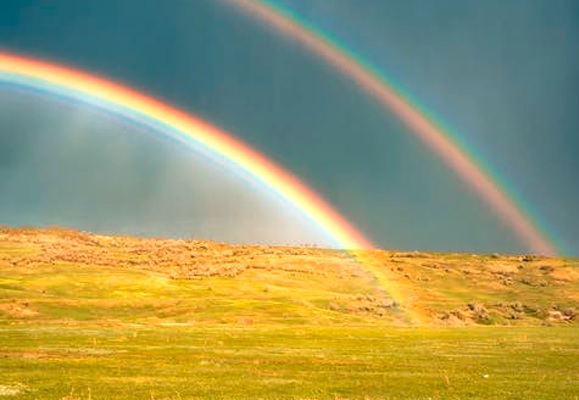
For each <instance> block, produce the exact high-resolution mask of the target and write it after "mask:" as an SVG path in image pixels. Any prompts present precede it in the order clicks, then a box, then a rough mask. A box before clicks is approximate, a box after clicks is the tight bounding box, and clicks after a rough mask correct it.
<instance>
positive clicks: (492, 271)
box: [0, 231, 579, 400]
mask: <svg viewBox="0 0 579 400" xmlns="http://www.w3.org/2000/svg"><path fill="white" fill-rule="evenodd" d="M65 233H66V235H64V234H62V233H58V232H57V233H55V234H46V235H45V237H44V236H40V237H39V236H31V237H29V236H26V235H25V234H23V236H21V237H18V238H14V237H12V236H10V235H6V236H5V237H2V232H1V231H0V400H1V399H3V398H6V399H12V398H14V399H42V400H45V399H58V400H63V399H64V400H80V399H83V400H84V399H90V400H93V399H94V400H97V399H157V400H161V399H165V400H168V399H175V400H177V399H334V400H335V399H366V400H377V399H423V400H426V399H431V400H438V399H525V400H527V399H571V400H578V398H579V331H578V327H577V323H576V322H577V320H576V318H572V319H567V320H561V319H559V320H557V319H556V318H555V319H554V317H553V318H552V315H551V314H549V312H550V313H554V312H555V313H557V312H559V311H562V310H564V309H572V310H577V308H578V296H579V293H578V292H579V290H578V289H579V286H578V285H577V282H578V280H577V276H579V274H578V261H577V260H573V259H568V260H561V259H536V260H535V259H533V260H530V261H520V260H519V259H518V258H517V257H496V256H495V257H489V256H476V255H457V254H448V255H445V254H428V253H419V254H417V253H405V254H397V253H393V252H383V253H379V252H377V254H378V256H377V257H378V258H377V259H378V260H379V261H380V263H381V265H382V267H383V268H384V270H385V271H386V272H388V273H389V275H388V276H389V278H390V279H392V282H394V283H395V284H396V285H399V286H400V287H403V288H404V289H405V292H406V293H409V294H410V295H411V296H412V298H413V303H412V304H411V305H407V304H403V305H402V307H400V306H398V305H396V304H393V305H392V304H391V305H387V306H383V304H390V303H389V302H391V299H389V297H388V294H387V293H384V291H383V290H382V289H381V288H380V287H377V286H376V285H375V283H374V282H373V281H372V279H371V278H370V277H369V276H368V274H366V273H364V271H363V268H361V267H360V266H359V265H357V264H356V263H354V262H353V261H352V260H350V259H348V258H347V257H345V256H344V254H343V253H340V252H336V251H325V250H319V249H307V250H304V249H301V250H300V249H284V248H278V249H276V248H269V247H260V248H251V247H243V248H239V247H234V248H231V247H229V246H226V245H215V246H213V245H210V244H203V246H199V245H196V244H195V243H192V244H191V243H183V242H175V243H173V242H170V241H163V242H159V244H157V242H155V241H143V243H144V244H141V242H140V241H138V240H137V239H126V243H125V244H126V245H124V244H123V243H124V242H123V240H124V239H113V238H106V237H91V236H88V235H82V236H81V237H80V239H79V238H76V236H75V234H74V232H65ZM41 235H44V233H42V234H41ZM110 243H113V244H114V246H113V245H111V244H110ZM107 246H110V247H111V249H109V247H107ZM108 250H111V251H110V252H109V251H108ZM131 254H134V255H135V257H134V258H132V257H133V256H131ZM184 256H185V258H184ZM77 259H79V260H85V261H82V262H81V261H75V260H77ZM191 259H195V260H200V261H199V262H201V263H202V264H203V266H205V265H212V266H215V268H217V269H219V268H222V269H221V270H219V271H222V272H223V273H222V274H220V273H218V274H216V275H212V276H197V275H195V270H194V269H193V270H191V269H188V270H185V272H182V267H183V263H185V264H186V263H187V262H189V261H187V260H191ZM150 260H154V262H152V263H151V262H150ZM183 260H184V261H183ZM196 262H197V261H196ZM191 265H193V264H191ZM224 265H225V267H223V266H224ZM231 265H234V266H239V267H240V268H241V269H239V270H238V271H237V272H236V273H234V274H230V273H229V271H231V269H229V268H230V266H231ZM546 267H550V268H546ZM187 268H191V267H190V266H188V267H187ZM180 271H181V272H180ZM410 307H412V311H413V312H417V313H419V314H421V315H422V316H424V317H425V318H426V319H425V320H423V322H424V321H425V322H424V325H421V326H409V324H408V322H409V318H408V315H407V311H408V310H410ZM469 307H473V308H476V310H478V309H479V308H481V309H484V313H487V314H488V316H487V318H478V317H476V312H478V311H476V312H475V311H473V310H470V311H469ZM453 313H454V314H453ZM441 315H451V316H455V315H459V316H462V317H461V318H464V319H455V320H452V319H448V318H447V319H444V318H442V317H441ZM477 318H478V319H477ZM452 321H454V322H452ZM451 322H452V323H451ZM457 322H458V323H457ZM445 324H447V325H450V326H442V325H445ZM486 324H490V325H489V326H486ZM459 325H460V326H459Z"/></svg>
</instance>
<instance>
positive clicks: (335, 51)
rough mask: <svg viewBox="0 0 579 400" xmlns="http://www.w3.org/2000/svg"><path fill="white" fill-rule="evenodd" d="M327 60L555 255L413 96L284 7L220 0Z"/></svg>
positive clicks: (540, 248) (540, 249) (533, 242)
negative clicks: (406, 93)
mask: <svg viewBox="0 0 579 400" xmlns="http://www.w3.org/2000/svg"><path fill="white" fill-rule="evenodd" d="M224 1H226V2H229V3H231V4H233V5H235V6H237V7H238V8H240V9H241V10H243V11H245V12H246V13H247V14H249V15H251V16H252V17H254V18H255V19H257V20H259V21H261V22H262V23H264V24H266V25H269V26H271V27H273V28H275V29H276V30H278V31H279V32H281V33H282V34H283V35H285V36H286V37H290V38H292V39H294V40H296V41H297V42H299V43H301V44H302V45H303V46H304V47H305V48H307V49H309V50H310V51H311V52H312V53H314V54H315V55H317V56H319V57H320V58H322V59H324V60H325V61H326V62H328V63H329V64H330V65H331V66H332V67H334V68H335V69H336V70H338V71H340V72H341V73H342V74H343V75H345V76H347V77H348V78H350V79H351V80H352V81H353V82H355V83H356V85H357V86H358V87H359V88H360V89H361V90H363V91H364V92H366V93H367V94H368V95H369V96H371V97H373V98H374V99H375V100H376V101H377V102H378V103H379V104H380V105H381V106H382V107H383V108H384V109H386V110H387V111H388V112H393V113H394V114H395V115H397V116H398V117H399V118H400V120H401V121H402V122H403V123H404V124H406V126H407V127H408V128H410V131H411V132H412V133H414V134H415V135H416V136H418V138H419V139H420V140H421V141H422V142H423V143H424V144H425V145H427V146H428V147H429V148H430V149H431V150H432V151H434V153H436V154H437V155H438V156H440V158H441V159H442V160H443V161H444V162H445V163H446V164H447V165H448V166H449V167H450V168H451V169H452V170H454V171H455V173H456V174H457V175H458V176H459V177H460V178H461V179H462V180H463V181H464V182H465V183H466V184H467V185H468V186H470V187H471V188H472V189H474V191H475V192H476V193H477V194H478V195H479V197H480V198H481V199H482V200H483V201H484V202H485V203H486V204H487V205H488V206H490V207H491V209H492V210H494V212H495V213H496V214H497V216H498V217H499V218H500V219H501V220H502V221H503V222H504V223H505V224H507V225H508V226H509V227H510V228H511V229H512V231H513V232H514V233H515V234H516V235H517V237H519V238H520V239H521V241H522V242H523V243H524V244H525V245H526V246H527V247H528V249H529V250H530V251H532V252H534V253H538V254H545V255H556V254H558V251H557V249H556V247H555V245H553V244H552V243H551V241H550V240H549V238H548V237H547V235H546V234H544V233H543V232H542V231H541V230H540V229H539V228H538V227H537V226H536V225H537V224H536V223H535V222H533V220H532V219H531V218H530V216H528V215H526V213H525V212H524V211H523V209H524V208H523V207H522V206H521V205H519V204H517V201H515V199H514V196H512V195H509V193H508V191H507V189H506V188H503V187H501V185H500V184H499V182H500V180H499V179H498V178H493V174H492V173H491V172H490V169H489V168H488V167H485V166H484V163H483V162H481V161H478V160H477V157H476V156H475V155H474V154H473V153H472V152H471V151H468V150H467V149H466V147H464V146H462V145H461V144H460V143H459V140H458V139H457V138H456V137H455V135H453V134H452V132H451V131H450V130H449V129H447V128H444V127H443V125H442V124H441V123H440V122H438V121H437V120H436V119H435V118H434V117H433V116H432V115H429V114H431V113H428V112H426V111H424V110H423V109H422V108H421V107H420V106H419V105H418V104H417V102H416V101H412V99H411V97H410V96H408V95H405V94H404V91H403V90H402V89H401V88H399V87H398V86H397V85H396V84H395V83H394V82H392V81H390V80H388V79H387V78H386V77H385V76H383V75H382V74H381V73H380V72H379V71H377V70H376V69H375V68H373V67H372V66H370V65H369V64H368V63H367V62H365V61H364V60H363V59H362V58H360V57H359V56H357V55H355V54H354V53H353V52H352V51H350V50H349V49H347V48H346V47H345V46H343V45H341V44H340V43H338V42H337V41H335V40H333V39H332V38H330V37H329V36H327V35H325V34H324V33H323V32H321V31H320V30H319V29H316V28H315V27H313V26H311V25H310V24H309V23H308V22H306V21H304V20H302V19H300V18H299V17H298V16H296V15H295V14H292V13H291V12H290V11H289V10H287V9H284V8H282V7H281V6H279V5H276V4H274V3H273V2H270V1H266V0H224Z"/></svg>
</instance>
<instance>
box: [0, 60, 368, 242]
mask: <svg viewBox="0 0 579 400" xmlns="http://www.w3.org/2000/svg"><path fill="white" fill-rule="evenodd" d="M2 81H4V82H7V83H14V84H16V85H20V86H25V87H31V88H37V89H39V90H43V91H48V92H52V93H57V94H59V95H61V96H64V97H66V98H75V99H81V100H83V101H85V102H88V103H94V104H101V105H102V104H104V105H106V106H107V107H108V108H112V109H114V111H115V112H116V113H118V114H119V115H124V116H127V117H129V118H133V119H136V120H140V121H143V120H144V121H146V122H148V123H150V124H152V125H155V126H157V127H159V126H160V127H163V128H165V129H164V130H163V131H164V132H169V131H173V132H176V133H177V135H178V137H177V139H179V140H182V141H185V142H187V143H190V144H192V145H197V146H200V147H201V148H202V149H204V150H207V151H208V152H209V153H210V154H214V155H217V156H220V157H221V158H222V159H225V160H227V161H229V162H231V163H232V164H233V165H235V166H236V167H237V168H239V169H240V170H242V171H244V172H245V173H247V174H248V175H249V176H251V177H253V178H255V179H256V180H257V181H258V182H260V183H262V184H263V185H265V187H267V188H269V189H271V190H272V191H273V192H274V193H276V194H277V195H278V196H280V197H281V198H282V199H284V200H285V201H287V202H288V203H289V204H291V205H293V206H295V207H296V208H297V209H298V210H299V211H301V212H302V213H303V215H305V216H306V217H307V218H308V219H310V220H311V221H313V222H314V223H315V224H316V225H317V226H319V227H320V228H321V229H322V230H323V231H324V232H326V233H327V234H328V235H329V236H330V237H331V238H332V239H333V240H335V241H336V243H337V244H338V245H339V246H340V247H343V248H344V249H349V250H356V249H371V248H374V245H373V244H372V243H371V242H370V241H369V240H368V239H367V238H365V237H364V236H363V235H362V234H361V233H360V232H358V231H357V230H356V229H355V228H354V227H353V226H352V225H351V224H350V223H349V222H348V221H346V220H345V219H344V218H343V217H342V216H341V215H340V214H338V212H336V210H334V209H333V208H332V207H331V206H330V205H329V204H328V203H327V202H326V201H324V200H323V199H322V198H321V197H320V196H319V195H317V194H316V193H314V191H313V190H312V189H310V188H309V187H307V186H306V185H304V184H303V183H302V182H300V181H299V180H298V179H297V178H296V177H295V176H293V175H292V174H290V173H289V172H287V171H285V170H283V169H282V168H281V167H279V166H278V165H276V164H274V163H273V162H272V161H270V160H269V159H267V158H266V157H265V156H264V155H262V154H260V153H258V152H256V151H255V150H253V149H251V148H250V147H249V146H248V145H246V144H244V143H243V142H241V141H240V140H238V139H236V138H234V137H233V136H231V135H229V134H227V133H226V132H224V131H222V130H219V129H217V128H215V127H213V126H211V125H209V124H208V123H206V122H204V121H202V120H200V119H198V118H194V117H192V116H190V115H188V114H187V113H185V112H183V111H181V110H178V109H177V108H175V107H172V106H170V105H168V104H166V103H163V102H161V101H158V100H156V99H154V98H152V97H149V96H146V95H144V94H141V93H138V92H136V91H134V90H131V89H129V88H127V87H125V86H121V85H119V84H117V83H114V82H111V81H108V80H105V79H102V78H99V77H96V76H94V75H89V74H86V73H84V72H80V71H77V70H74V69H71V68H67V67H63V66H60V65H55V64H51V63H47V62H44V61H40V60H37V59H31V58H28V57H23V56H19V55H15V54H12V53H6V52H3V53H2V52H0V82H2ZM167 128H168V130H167Z"/></svg>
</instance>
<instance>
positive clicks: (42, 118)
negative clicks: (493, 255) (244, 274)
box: [0, 0, 579, 255]
mask: <svg viewBox="0 0 579 400" xmlns="http://www.w3.org/2000/svg"><path fill="white" fill-rule="evenodd" d="M278 4H282V5H284V6H286V7H288V8H290V9H291V10H293V12H295V13H297V14H299V15H301V16H302V17H303V18H304V19H306V20H307V21H309V22H310V23H311V24H313V25H315V26H318V27H319V28H320V29H322V30H324V31H325V32H327V33H328V34H329V35H331V36H332V37H334V38H335V39H337V40H338V41H340V42H341V43H343V44H344V45H346V46H347V47H349V48H350V49H352V50H353V51H355V52H356V53H357V54H359V55H361V56H362V57H364V58H365V59H366V60H368V61H369V62H370V63H372V64H373V65H374V66H375V67H377V68H378V69H379V70H381V71H382V72H383V73H384V74H385V75H387V76H389V77H390V78H391V79H393V80H394V81H396V82H397V83H399V84H400V85H401V86H402V87H404V88H405V89H407V90H408V91H409V92H410V93H411V94H412V95H413V96H414V97H415V98H417V99H419V101H420V102H421V103H422V104H423V105H424V106H426V107H427V108H429V109H430V110H432V111H433V112H434V113H435V114H436V115H438V116H439V117H440V118H441V119H442V120H444V121H445V122H446V123H447V124H448V125H449V126H451V127H452V128H453V129H454V130H455V131H456V132H457V133H458V135H459V136H460V138H461V140H463V141H465V142H467V143H468V144H469V145H470V146H471V147H472V148H474V149H475V151H476V153H477V154H478V155H479V156H481V157H482V158H484V159H485V160H486V161H487V162H488V163H489V164H490V165H491V166H492V168H493V169H494V170H496V171H497V172H498V174H499V175H500V176H501V178H502V180H503V181H504V182H506V184H507V185H508V186H509V188H510V190H513V191H514V192H516V193H517V195H518V196H519V198H520V199H522V202H523V203H524V204H525V205H526V206H527V207H529V209H530V210H532V213H533V214H534V215H535V216H536V218H538V219H539V220H540V221H541V223H542V224H543V225H544V227H545V229H546V230H549V231H550V235H551V237H552V238H554V239H556V240H558V241H559V242H560V244H563V245H564V246H565V247H566V248H567V252H568V253H569V254H574V255H579V212H578V206H577V205H578V204H579V184H577V182H578V181H579V179H578V178H579V156H578V154H579V90H578V89H579V3H577V2H576V1H574V0H568V1H565V0H560V1H544V0H527V1H525V2H521V1H515V0H512V1H505V0H496V1H495V0H488V1H475V0H472V1H469V0H438V1H429V0H397V1H386V0H384V1H370V0H368V1H360V0H333V1H311V0H299V1H298V0H294V1H289V0H287V1H281V0H278ZM0 48H1V49H4V50H7V51H14V52H19V53H23V54H27V55H30V56H36V57H41V58H45V59H49V60H53V61H55V62H60V63H63V64H67V65H71V66H74V67H76V68H80V69H83V70H86V71H88V72H90V73H95V74H97V75H100V76H104V77H108V78H110V79H114V80H118V81H121V82H125V83H127V84H129V85H130V86H132V87H135V88H137V89H139V90H141V91H143V92H145V93H148V94H150V95H153V96H156V97H158V98H161V99H164V100H167V101H169V102H170V103H172V104H174V105H177V106H178V107H180V108H182V109H185V110H187V111H189V112H191V113H193V114H195V115H197V116H199V117H201V118H203V119H205V120H207V121H210V122H211V123H213V124H215V125H217V126H220V127H222V128H224V129H226V130H227V131H229V132H231V133H233V134H234V135H236V136H237V137H239V138H241V139H242V140H244V141H246V142H247V143H249V144H250V145H251V146H253V147H255V148H256V149H258V150H259V151H262V152H264V153H265V154H266V155H267V156H268V157H270V158H271V159H273V160H274V161H276V162H278V163H279V164H281V165H282V166H283V167H285V168H286V169H288V170H289V171H292V172H293V173H295V174H296V175H297V176H298V177H300V178H301V179H302V180H303V181H304V182H306V183H307V184H308V185H310V186H311V187H312V188H313V189H314V190H316V191H317V192H319V193H320V194H322V195H323V197H324V198H326V199H327V200H329V202H330V203H331V204H332V205H334V206H335V207H336V208H337V209H338V210H339V211H340V212H341V213H342V214H343V215H344V216H345V217H346V218H347V219H348V220H350V221H351V222H352V223H353V224H354V225H355V226H356V227H358V228H359V229H360V230H361V231H362V232H363V233H365V234H367V236H368V237H369V238H370V239H371V240H373V241H374V242H375V243H377V244H379V245H380V246H382V247H386V248H400V249H424V250H443V251H447V250H456V251H477V252H522V251H524V250H525V246H524V244H523V243H521V242H520V240H519V239H518V238H517V237H516V236H515V235H513V234H512V232H511V230H510V229H509V227H508V226H505V225H504V224H503V223H502V222H501V221H499V220H498V219H497V217H496V216H495V215H494V213H493V212H492V211H491V210H489V209H488V207H487V206H485V205H484V204H483V203H482V202H481V201H480V199H479V198H478V196H477V195H476V194H474V193H472V192H471V191H470V190H469V189H467V188H466V187H465V186H464V184H463V183H462V182H460V181H459V179H458V178H457V177H456V176H455V174H454V173H453V172H452V171H451V170H450V169H448V167H446V166H445V165H444V164H443V163H442V162H441V160H440V159H439V158H438V157H437V156H435V155H433V154H432V153H431V152H430V151H429V150H428V149H426V148H425V147H424V146H423V145H422V144H421V143H420V142H419V141H417V139H415V138H414V136H413V135H411V134H410V133H409V132H408V131H407V129H406V128H405V127H404V126H403V125H402V124H401V123H400V122H399V121H398V120H397V118H396V117H395V115H393V114H391V113H386V112H384V110H383V109H382V108H380V107H379V106H378V105H377V104H375V103H374V102H373V101H372V99H370V98H368V97H367V96H366V95H365V94H364V93H363V92H361V91H360V90H359V89H358V88H356V86H355V85H354V84H353V83H352V82H351V81H349V80H348V79H347V78H345V77H344V76H341V75H340V74H339V73H338V72H336V71H334V70H333V69H332V68H331V67H330V66H328V65H327V64H326V63H325V62H324V61H322V60H320V59H318V58H317V57H316V56H314V55H312V54H311V53H309V52H308V51H307V50H305V49H303V48H302V47H301V46H300V45H299V44H298V43H295V42H293V41H292V40H291V39H288V38H284V37H281V36H280V35H279V34H278V33H276V32H275V31H272V30H271V29H270V28H267V27H264V26H261V25H260V24H258V23H256V21H255V20H254V19H252V18H249V17H248V16H246V15H244V14H243V13H240V12H239V11H238V10H236V9H234V8H232V7H231V6H229V5H228V4H226V3H225V2H222V1H219V0H171V1H156V0H100V1H78V0H43V1H40V0H8V1H2V2H0ZM2 223H5V224H12V225H21V224H26V225H48V224H59V225H69V226H73V227H76V228H80V229H87V230H94V231H98V232H111V233H133V234H139V235H155V236H187V237H208V238H212V239H216V240H227V241H236V242H274V243H311V242H318V243H323V244H326V243H328V244H329V242H328V238H327V237H326V236H325V235H324V234H323V233H322V232H320V231H319V230H318V229H317V228H316V227H315V226H314V225H312V224H311V223H309V222H308V221H307V220H305V219H303V218H302V217H300V216H299V214H298V213H296V212H295V210H292V209H291V208H289V207H287V205H285V204H283V203H280V202H279V201H277V200H276V199H275V198H274V197H273V196H271V194H268V193H267V192H264V191H263V190H262V189H260V188H259V187H258V186H256V185H255V184H254V183H252V182H248V181H247V180H244V179H241V178H239V176H238V175H237V174H236V173H234V172H232V171H231V170H227V169H224V168H223V167H221V166H219V165H216V164H215V163H213V162H212V161H211V160H208V159H206V158H204V157H203V156H202V155H200V154H197V153H195V152H194V151H192V150H189V149H184V148H182V146H179V145H178V144H175V143H172V142H169V141H168V140H163V139H162V138H161V137H160V136H159V135H157V134H155V132H150V131H148V130H147V129H145V128H142V127H141V128H140V127H137V126H135V125H134V124H131V123H128V122H126V121H122V120H120V119H117V118H114V117H112V116H111V115H107V114H106V113H103V112H102V111H98V110H94V109H92V108H91V107H90V106H87V105H83V104H71V103H67V102H63V101H62V100H57V99H56V98H54V97H51V96H45V95H38V94H34V93H31V92H29V91H25V90H24V91H23V90H18V89H16V88H14V87H9V86H6V85H5V86H0V224H2Z"/></svg>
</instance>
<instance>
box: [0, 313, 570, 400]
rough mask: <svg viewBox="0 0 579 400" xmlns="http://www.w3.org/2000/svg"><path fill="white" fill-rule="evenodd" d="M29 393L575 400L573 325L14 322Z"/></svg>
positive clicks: (11, 375)
mask: <svg viewBox="0 0 579 400" xmlns="http://www.w3.org/2000/svg"><path fill="white" fill-rule="evenodd" d="M0 337H2V338H3V339H2V351H1V352H0V357H1V358H0V360H1V361H0V376H1V378H0V379H1V381H0V385H12V386H14V387H20V388H22V392H21V393H20V394H19V395H18V397H17V398H19V399H52V398H54V399H60V398H62V397H64V396H66V395H68V394H70V393H71V391H72V392H73V395H74V396H75V397H77V398H83V399H86V398H88V397H89V389H90V396H91V398H93V399H113V398H114V399H151V398H155V399H163V398H170V399H201V398H208V399H214V398H227V399H257V398H264V399H300V398H301V399H306V398H308V399H314V398H315V399H334V398H351V399H467V398H471V399H472V398H480V399H506V398H508V399H529V398H536V399H539V398H540V399H576V396H577V395H578V393H579V392H578V389H579V388H578V385H579V341H577V331H576V330H575V329H573V328H561V327H559V328H537V327H535V328H528V327H526V328H488V327H476V328H420V329H416V328H395V327H344V326H341V327H314V326H283V325H281V324H277V325H269V326H250V327H247V326H232V325H215V326H211V327H209V326H197V327H183V326H171V327H154V328H152V327H144V326H140V327H137V326H133V327H106V328H105V327H100V326H91V325H79V326H69V327H67V326H62V325H56V326H3V327H1V328H0Z"/></svg>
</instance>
